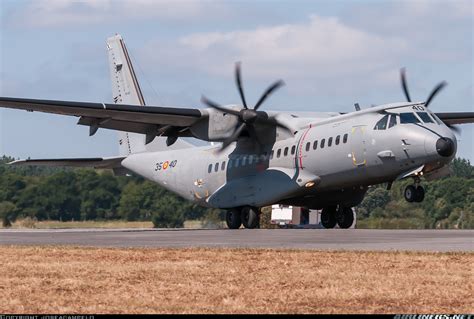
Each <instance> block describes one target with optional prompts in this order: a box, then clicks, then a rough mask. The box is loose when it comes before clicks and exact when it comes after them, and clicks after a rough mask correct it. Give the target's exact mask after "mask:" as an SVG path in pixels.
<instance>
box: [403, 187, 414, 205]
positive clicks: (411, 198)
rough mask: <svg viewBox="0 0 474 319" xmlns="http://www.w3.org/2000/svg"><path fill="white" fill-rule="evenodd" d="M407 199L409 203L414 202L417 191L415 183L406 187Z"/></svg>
mask: <svg viewBox="0 0 474 319" xmlns="http://www.w3.org/2000/svg"><path fill="white" fill-rule="evenodd" d="M404 195H405V200H406V201H407V202H409V203H413V202H414V201H415V200H416V196H417V191H416V188H415V186H414V185H408V186H407V187H406V188H405V192H404Z"/></svg>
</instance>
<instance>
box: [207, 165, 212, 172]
mask: <svg viewBox="0 0 474 319" xmlns="http://www.w3.org/2000/svg"><path fill="white" fill-rule="evenodd" d="M207 172H208V173H209V174H210V173H211V172H212V164H209V167H208V168H207Z"/></svg>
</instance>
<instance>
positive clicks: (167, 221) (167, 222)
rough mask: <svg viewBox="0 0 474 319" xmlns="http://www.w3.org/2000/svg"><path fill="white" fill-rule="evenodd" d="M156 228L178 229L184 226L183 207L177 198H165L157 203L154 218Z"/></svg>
mask: <svg viewBox="0 0 474 319" xmlns="http://www.w3.org/2000/svg"><path fill="white" fill-rule="evenodd" d="M152 222H153V226H154V227H155V228H178V227H183V226H184V214H183V209H182V206H181V205H180V203H179V201H178V200H177V199H176V198H173V197H171V196H165V197H162V198H160V200H159V201H157V203H156V205H155V207H154V212H153V216H152Z"/></svg>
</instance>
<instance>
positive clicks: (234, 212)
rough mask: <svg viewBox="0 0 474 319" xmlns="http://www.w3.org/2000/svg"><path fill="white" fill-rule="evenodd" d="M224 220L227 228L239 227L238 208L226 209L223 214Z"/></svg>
mask: <svg viewBox="0 0 474 319" xmlns="http://www.w3.org/2000/svg"><path fill="white" fill-rule="evenodd" d="M225 221H226V223H227V227H229V229H239V228H240V225H242V219H241V217H240V211H239V210H238V209H231V210H228V211H227V213H226V215H225Z"/></svg>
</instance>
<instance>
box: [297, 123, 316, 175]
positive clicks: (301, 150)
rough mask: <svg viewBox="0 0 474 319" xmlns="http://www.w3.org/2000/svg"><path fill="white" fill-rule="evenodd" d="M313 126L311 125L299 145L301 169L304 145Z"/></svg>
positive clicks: (301, 166)
mask: <svg viewBox="0 0 474 319" xmlns="http://www.w3.org/2000/svg"><path fill="white" fill-rule="evenodd" d="M312 127H313V126H312V125H311V124H310V125H309V127H308V129H307V130H306V132H304V134H303V137H302V138H301V139H300V144H299V145H298V150H299V159H300V168H301V169H302V168H303V145H304V140H305V138H306V135H308V132H309V130H310V129H311V128H312Z"/></svg>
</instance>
